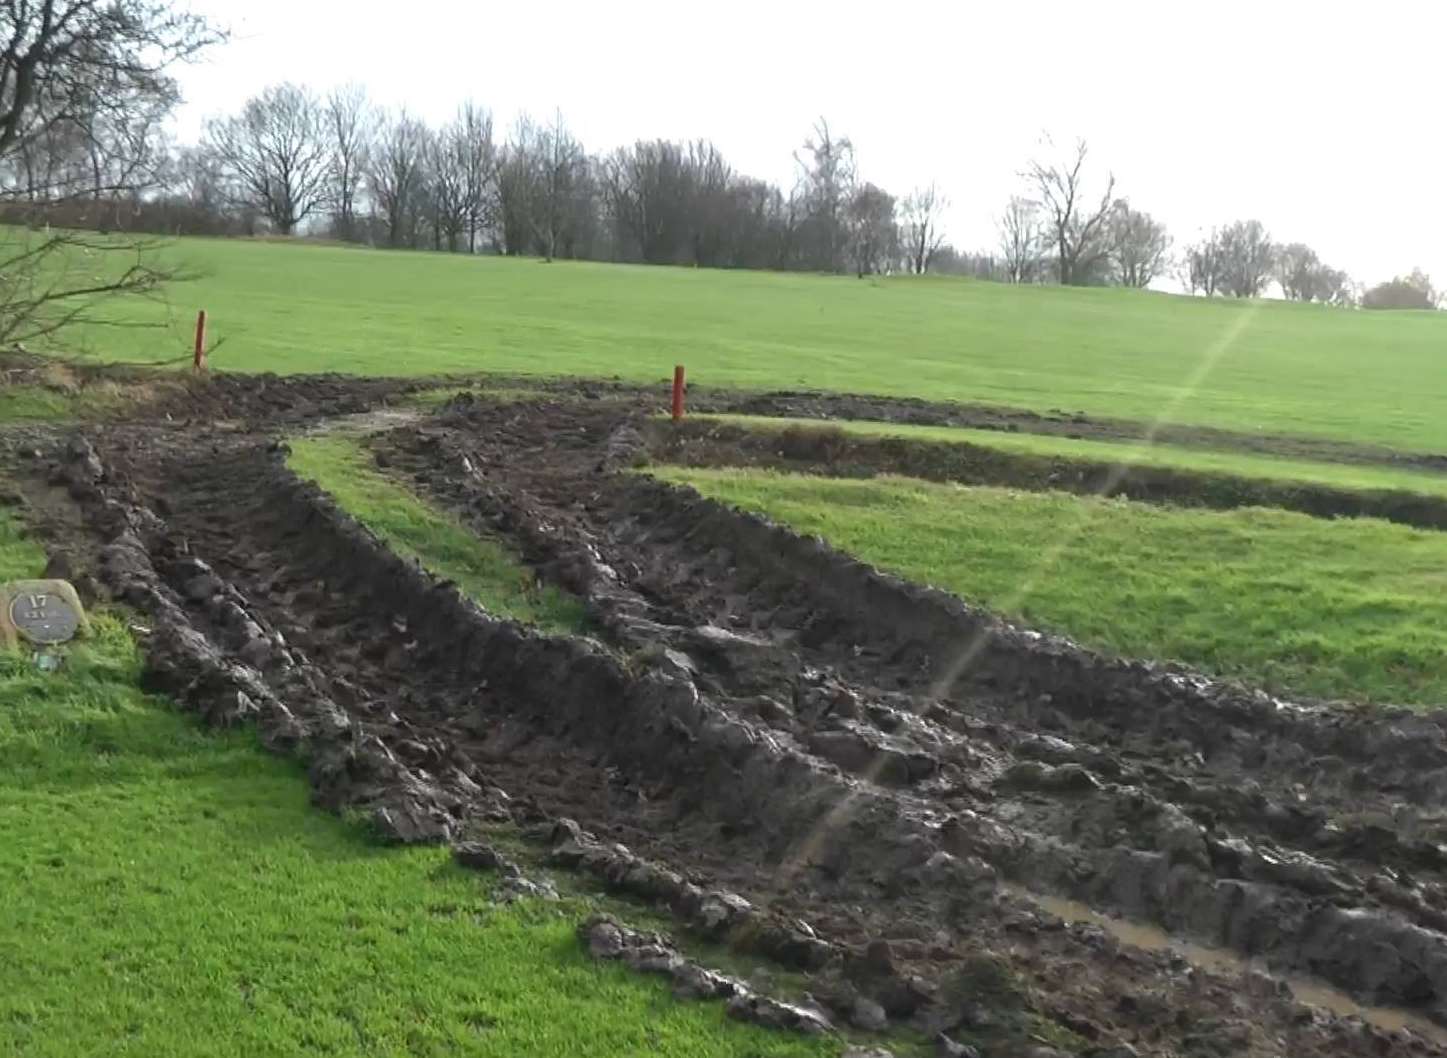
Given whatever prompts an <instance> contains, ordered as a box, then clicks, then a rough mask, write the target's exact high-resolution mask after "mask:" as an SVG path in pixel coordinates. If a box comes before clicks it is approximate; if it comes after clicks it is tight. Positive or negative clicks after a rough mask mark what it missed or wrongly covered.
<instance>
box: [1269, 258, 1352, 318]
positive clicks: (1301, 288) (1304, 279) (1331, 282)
mask: <svg viewBox="0 0 1447 1058" xmlns="http://www.w3.org/2000/svg"><path fill="white" fill-rule="evenodd" d="M1275 274H1276V281H1277V282H1278V283H1279V284H1281V292H1282V294H1284V295H1285V296H1286V297H1287V298H1289V299H1290V300H1292V301H1319V302H1321V303H1322V304H1324V305H1350V304H1352V303H1353V302H1354V301H1355V300H1356V292H1355V290H1354V289H1353V287H1352V281H1351V278H1350V277H1349V276H1348V275H1347V274H1346V273H1345V272H1343V271H1341V270H1340V269H1336V268H1332V267H1330V266H1329V265H1327V264H1325V263H1324V262H1323V261H1322V260H1321V258H1319V257H1318V256H1317V253H1316V251H1315V250H1313V249H1312V248H1311V247H1310V246H1307V245H1306V244H1305V243H1299V242H1294V243H1290V244H1289V245H1286V246H1283V247H1281V248H1280V249H1279V250H1277V253H1276V273H1275Z"/></svg>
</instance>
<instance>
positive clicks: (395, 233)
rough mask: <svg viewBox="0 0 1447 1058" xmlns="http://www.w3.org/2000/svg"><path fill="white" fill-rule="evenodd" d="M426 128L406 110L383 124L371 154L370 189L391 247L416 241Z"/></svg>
mask: <svg viewBox="0 0 1447 1058" xmlns="http://www.w3.org/2000/svg"><path fill="white" fill-rule="evenodd" d="M427 149H428V133H427V128H426V126H424V125H423V124H422V123H421V122H420V121H417V120H416V119H415V118H413V117H411V116H410V115H408V113H407V112H406V111H405V110H403V111H400V112H399V113H397V114H396V115H395V116H393V117H391V118H389V119H386V120H385V121H384V122H383V123H382V127H381V131H380V133H379V134H378V138H377V144H376V148H375V149H374V151H373V152H372V167H371V173H370V176H369V186H370V188H371V192H372V198H373V199H374V200H375V202H376V205H377V208H378V209H380V211H381V214H382V220H383V223H384V224H385V225H386V230H387V244H388V245H389V246H403V245H406V244H408V243H410V242H413V241H415V239H414V235H415V231H416V225H417V222H418V212H419V210H420V209H421V202H420V198H421V193H422V190H423V184H424V181H425V177H426V160H427V159H426V155H427Z"/></svg>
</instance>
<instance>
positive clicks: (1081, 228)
mask: <svg viewBox="0 0 1447 1058" xmlns="http://www.w3.org/2000/svg"><path fill="white" fill-rule="evenodd" d="M1046 146H1047V147H1048V148H1051V149H1053V147H1054V145H1053V144H1052V143H1051V142H1050V141H1049V140H1048V139H1047V140H1046ZM1089 153H1090V148H1089V146H1088V145H1087V143H1086V142H1085V140H1083V139H1082V140H1077V141H1076V143H1075V150H1074V152H1073V153H1071V154H1069V155H1066V156H1065V157H1063V158H1061V159H1058V160H1046V161H1042V160H1040V159H1036V160H1034V161H1032V162H1031V163H1030V167H1029V169H1028V170H1026V172H1025V174H1023V175H1025V176H1026V177H1027V178H1028V179H1029V180H1030V182H1031V183H1032V184H1033V185H1034V188H1035V193H1036V196H1037V200H1038V201H1039V203H1040V206H1041V208H1042V209H1043V210H1044V212H1045V219H1046V223H1047V226H1048V227H1047V233H1048V236H1047V237H1048V239H1049V242H1050V248H1051V249H1052V250H1053V251H1054V254H1055V258H1056V262H1057V268H1056V278H1057V279H1058V280H1059V281H1060V282H1061V283H1063V284H1065V285H1066V286H1074V285H1079V284H1082V283H1086V282H1088V281H1089V280H1090V279H1091V278H1093V277H1094V276H1095V275H1096V274H1097V273H1098V271H1099V268H1100V265H1101V263H1102V262H1103V261H1104V260H1105V259H1106V256H1107V254H1108V252H1109V239H1108V232H1107V228H1108V222H1109V218H1110V210H1111V204H1112V201H1113V199H1112V196H1113V195H1114V194H1115V174H1113V173H1112V174H1110V175H1109V176H1108V177H1107V179H1106V182H1105V190H1104V191H1103V192H1102V193H1101V196H1100V198H1099V200H1098V201H1097V200H1095V199H1094V198H1093V196H1091V195H1089V194H1088V193H1087V191H1086V187H1085V183H1086V181H1085V172H1084V170H1085V160H1086V158H1087V157H1088V156H1089Z"/></svg>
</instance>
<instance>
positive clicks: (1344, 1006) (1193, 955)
mask: <svg viewBox="0 0 1447 1058" xmlns="http://www.w3.org/2000/svg"><path fill="white" fill-rule="evenodd" d="M1001 888H1002V889H1003V890H1005V891H1006V892H1007V893H1009V894H1010V895H1011V896H1016V897H1019V898H1020V899H1022V900H1028V901H1029V902H1030V903H1033V904H1035V905H1037V906H1038V907H1041V908H1043V909H1044V910H1046V911H1049V912H1050V913H1051V914H1052V915H1056V916H1058V917H1059V918H1063V919H1064V920H1065V921H1066V922H1085V923H1089V924H1090V925H1092V926H1099V927H1100V928H1101V929H1103V930H1105V931H1106V932H1107V933H1109V934H1111V935H1112V936H1114V937H1115V938H1116V939H1118V940H1120V941H1121V942H1122V943H1124V944H1129V945H1131V946H1132V947H1135V948H1140V949H1142V950H1144V951H1170V952H1175V953H1176V954H1177V955H1179V956H1181V957H1182V958H1183V959H1185V960H1186V961H1188V962H1190V963H1191V964H1193V965H1195V966H1199V967H1201V968H1202V969H1205V970H1210V971H1212V972H1214V973H1218V974H1225V975H1236V974H1243V973H1246V972H1247V971H1249V970H1255V971H1257V972H1259V973H1264V974H1266V975H1267V976H1268V977H1272V978H1275V979H1276V980H1280V981H1285V982H1286V983H1287V984H1288V985H1289V986H1290V987H1291V992H1292V995H1294V996H1295V997H1296V998H1297V1000H1298V1001H1300V1002H1302V1003H1306V1004H1308V1005H1310V1006H1314V1007H1322V1008H1323V1009H1325V1010H1329V1011H1331V1012H1332V1013H1333V1014H1336V1015H1337V1016H1338V1017H1358V1018H1361V1019H1362V1020H1363V1021H1365V1022H1367V1023H1369V1024H1371V1025H1375V1026H1376V1027H1377V1028H1379V1029H1383V1030H1386V1031H1389V1032H1395V1031H1398V1030H1401V1029H1410V1030H1411V1031H1412V1032H1415V1033H1416V1034H1417V1035H1419V1036H1422V1037H1423V1038H1425V1039H1429V1040H1432V1041H1433V1042H1435V1043H1438V1044H1442V1045H1443V1046H1447V1028H1443V1027H1442V1026H1441V1025H1438V1024H1437V1023H1436V1022H1434V1021H1429V1020H1428V1019H1427V1018H1424V1017H1423V1016H1422V1015H1420V1014H1413V1013H1412V1012H1411V1011H1407V1010H1400V1009H1397V1008H1396V1007H1369V1006H1364V1005H1362V1004H1361V1003H1358V1002H1357V1001H1356V1000H1355V999H1353V998H1352V997H1351V996H1349V995H1347V994H1346V993H1345V992H1341V991H1338V990H1337V989H1335V988H1333V987H1331V986H1330V985H1327V984H1323V983H1322V982H1320V981H1314V980H1312V979H1310V978H1305V977H1296V976H1291V975H1283V974H1276V973H1271V972H1270V971H1269V970H1267V969H1266V968H1265V967H1264V966H1262V965H1260V964H1259V963H1258V962H1256V961H1253V960H1251V959H1248V958H1246V957H1245V956H1241V955H1237V954H1236V953H1235V952H1231V951H1227V950H1226V949H1224V948H1213V947H1210V946H1208V945H1205V944H1197V943H1195V942H1193V941H1188V940H1181V939H1180V938H1178V937H1173V936H1171V935H1170V934H1169V933H1166V932H1165V931H1164V930H1161V929H1157V928H1156V927H1155V926H1147V925H1143V924H1142V923H1139V922H1130V921H1127V920H1125V919H1119V918H1111V917H1110V916H1109V915H1103V914H1101V913H1100V912H1099V911H1096V910H1094V909H1093V908H1091V907H1089V906H1087V905H1085V904H1082V903H1079V902H1078V901H1075V900H1066V899H1064V898H1063V897H1058V896H1044V895H1042V894H1040V893H1034V892H1031V891H1030V890H1028V889H1024V888H1022V887H1020V886H1018V885H1004V886H1001Z"/></svg>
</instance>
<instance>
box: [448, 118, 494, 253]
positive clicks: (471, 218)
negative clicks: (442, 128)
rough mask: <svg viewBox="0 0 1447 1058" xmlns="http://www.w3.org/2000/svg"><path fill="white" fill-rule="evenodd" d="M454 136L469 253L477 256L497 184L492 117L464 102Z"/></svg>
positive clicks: (453, 132) (455, 122)
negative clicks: (479, 237)
mask: <svg viewBox="0 0 1447 1058" xmlns="http://www.w3.org/2000/svg"><path fill="white" fill-rule="evenodd" d="M451 135H452V137H453V140H454V149H455V150H456V152H457V155H458V158H459V162H460V165H461V168H462V198H463V202H464V220H465V223H466V226H467V250H468V252H469V253H476V252H477V236H478V233H479V232H481V231H482V230H483V229H484V228H485V227H486V226H487V224H488V223H489V220H490V218H491V215H492V208H491V206H492V201H493V190H494V187H495V185H496V182H497V165H498V157H497V147H496V145H495V144H494V143H493V140H492V114H490V113H489V112H488V111H487V110H486V109H485V108H483V107H480V106H477V105H476V104H475V103H464V104H463V106H462V109H461V110H460V111H458V114H457V119H456V120H455V121H454V122H453V124H452V130H451Z"/></svg>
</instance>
